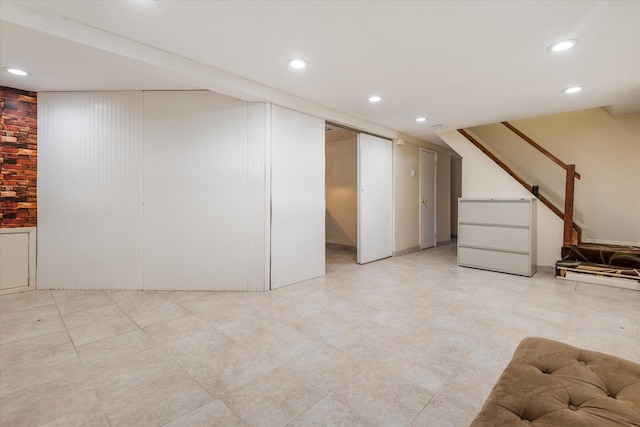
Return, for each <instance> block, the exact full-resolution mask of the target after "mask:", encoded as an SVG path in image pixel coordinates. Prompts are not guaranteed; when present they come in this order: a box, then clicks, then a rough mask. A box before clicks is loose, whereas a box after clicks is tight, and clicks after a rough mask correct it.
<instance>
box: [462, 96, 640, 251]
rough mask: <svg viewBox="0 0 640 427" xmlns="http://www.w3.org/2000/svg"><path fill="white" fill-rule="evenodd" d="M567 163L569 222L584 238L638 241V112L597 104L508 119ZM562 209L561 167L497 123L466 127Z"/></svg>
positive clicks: (563, 181) (618, 241)
mask: <svg viewBox="0 0 640 427" xmlns="http://www.w3.org/2000/svg"><path fill="white" fill-rule="evenodd" d="M511 123H512V124H513V125H514V126H516V127H517V128H518V129H519V130H521V131H522V132H524V133H525V134H526V135H528V136H529V137H530V138H532V139H533V140H534V141H536V142H537V143H538V144H540V145H542V146H543V147H545V148H546V149H547V150H548V151H550V152H551V153H553V154H554V155H555V156H557V157H558V158H560V159H561V160H562V161H564V162H565V163H567V164H575V165H576V170H577V171H578V172H579V173H580V174H581V176H582V179H580V180H576V181H575V185H576V188H575V198H574V220H575V222H576V223H578V224H580V225H581V226H582V228H583V235H582V237H583V240H584V241H591V242H601V243H619V244H631V245H640V220H639V218H640V173H638V165H639V164H640V114H637V113H636V114H627V115H623V116H611V115H610V114H609V113H608V112H607V111H605V110H604V109H602V108H593V109H589V110H581V111H573V112H569V113H562V114H554V115H549V116H543V117H536V118H529V119H523V120H515V121H512V122H511ZM471 130H472V131H473V132H474V134H476V135H478V136H479V137H480V138H481V139H482V140H483V142H484V143H486V144H487V145H488V146H489V147H491V148H492V149H493V150H495V151H497V153H498V154H499V155H501V156H502V157H504V158H506V159H508V160H509V163H510V164H512V165H513V166H514V167H515V168H516V169H517V170H519V171H520V172H521V173H522V175H523V176H524V177H526V178H527V179H528V180H529V181H530V182H532V183H533V184H537V185H540V190H541V192H542V193H543V194H544V195H545V196H547V197H550V198H551V199H552V200H553V201H554V202H555V204H556V206H558V207H559V208H560V209H561V210H564V183H565V172H564V170H563V169H562V168H561V167H559V166H558V165H556V164H555V163H553V162H552V161H550V160H549V159H547V158H546V157H544V156H543V155H542V154H540V153H539V152H537V151H536V150H535V149H534V148H532V147H531V146H529V144H527V143H526V142H525V141H523V140H522V139H520V138H519V137H518V136H517V135H515V134H514V133H512V132H511V131H510V130H508V129H507V128H506V127H504V126H503V125H501V124H493V125H487V126H480V127H475V128H472V129H471Z"/></svg>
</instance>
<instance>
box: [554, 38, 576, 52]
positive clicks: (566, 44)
mask: <svg viewBox="0 0 640 427" xmlns="http://www.w3.org/2000/svg"><path fill="white" fill-rule="evenodd" d="M576 43H578V40H576V39H571V40H563V41H561V42H558V43H554V44H552V45H551V46H549V47H548V48H547V49H548V50H550V51H551V52H562V51H563V50H567V49H571V48H572V47H574V46H575V45H576Z"/></svg>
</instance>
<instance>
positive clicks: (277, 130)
mask: <svg viewBox="0 0 640 427" xmlns="http://www.w3.org/2000/svg"><path fill="white" fill-rule="evenodd" d="M324 163H325V161H324V120H321V119H318V118H316V117H311V116H308V115H306V114H302V113H298V112H296V111H292V110H288V109H286V108H282V107H278V106H276V105H274V106H273V107H272V112H271V289H276V288H280V287H282V286H286V285H291V284H293V283H297V282H301V281H303V280H307V279H311V278H314V277H318V276H322V275H324V272H325V232H324V227H325V224H324V220H325V201H324Z"/></svg>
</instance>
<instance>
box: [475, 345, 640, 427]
mask: <svg viewBox="0 0 640 427" xmlns="http://www.w3.org/2000/svg"><path fill="white" fill-rule="evenodd" d="M527 425H531V426H544V427H551V426H562V427H608V426H612V427H613V426H629V427H631V426H634V427H638V426H640V364H637V363H634V362H631V361H629V360H625V359H621V358H618V357H615V356H610V355H608V354H604V353H598V352H595V351H589V350H581V349H579V348H576V347H572V346H570V345H567V344H563V343H561V342H557V341H552V340H547V339H543V338H525V339H524V340H522V342H521V343H520V345H519V346H518V348H517V349H516V351H515V353H514V355H513V359H512V360H511V362H510V363H509V365H508V366H507V368H506V369H505V370H504V372H503V373H502V375H501V376H500V379H499V380H498V382H497V383H496V385H495V386H494V388H493V390H492V391H491V394H490V395H489V397H488V398H487V401H486V402H485V404H484V406H483V407H482V410H481V411H480V413H479V414H478V416H476V418H475V419H474V420H473V422H472V423H471V427H503V426H504V427H507V426H527Z"/></svg>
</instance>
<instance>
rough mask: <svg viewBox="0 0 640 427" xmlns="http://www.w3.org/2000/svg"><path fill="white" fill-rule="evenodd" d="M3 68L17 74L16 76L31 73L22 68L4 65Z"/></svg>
mask: <svg viewBox="0 0 640 427" xmlns="http://www.w3.org/2000/svg"><path fill="white" fill-rule="evenodd" d="M2 69H3V70H5V71H6V72H7V73H11V74H15V75H16V76H28V75H29V73H27V72H26V71H24V70H21V69H19V68H11V67H2Z"/></svg>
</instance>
